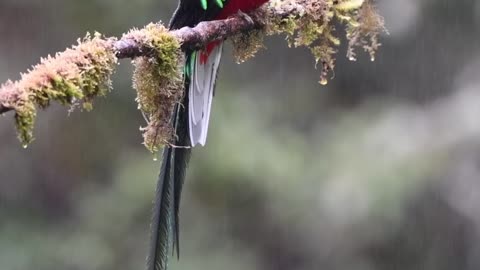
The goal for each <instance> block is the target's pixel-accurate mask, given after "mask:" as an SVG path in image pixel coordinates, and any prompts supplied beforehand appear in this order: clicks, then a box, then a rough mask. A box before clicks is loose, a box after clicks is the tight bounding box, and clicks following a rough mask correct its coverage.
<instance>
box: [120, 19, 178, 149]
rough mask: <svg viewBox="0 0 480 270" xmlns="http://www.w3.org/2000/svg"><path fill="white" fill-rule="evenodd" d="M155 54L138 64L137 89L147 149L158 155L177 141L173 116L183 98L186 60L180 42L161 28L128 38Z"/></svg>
mask: <svg viewBox="0 0 480 270" xmlns="http://www.w3.org/2000/svg"><path fill="white" fill-rule="evenodd" d="M126 37H127V38H132V39H134V40H137V42H140V43H142V44H146V45H147V46H148V47H150V48H151V49H153V50H154V53H153V54H152V56H150V57H139V58H137V59H135V60H134V66H135V71H134V76H133V86H134V88H135V89H136V91H137V102H138V108H139V109H140V110H141V111H142V113H143V115H144V116H145V118H146V121H147V126H146V127H144V128H142V129H141V130H142V132H143V137H144V145H145V146H146V147H147V149H149V150H150V151H151V152H153V153H155V152H157V151H158V150H159V149H160V147H161V146H162V145H164V144H170V143H171V142H172V138H173V135H174V134H173V129H172V123H171V122H170V116H171V115H172V112H173V109H174V107H175V104H176V103H178V102H179V101H180V99H181V97H182V96H183V93H184V91H183V68H182V66H183V63H184V57H183V54H182V53H181V50H180V43H179V42H178V40H177V39H176V38H175V37H174V36H173V35H171V34H170V33H169V32H168V29H166V28H165V27H163V26H162V25H159V24H150V25H147V26H146V27H145V28H144V29H142V30H134V31H131V32H130V33H128V34H127V35H126Z"/></svg>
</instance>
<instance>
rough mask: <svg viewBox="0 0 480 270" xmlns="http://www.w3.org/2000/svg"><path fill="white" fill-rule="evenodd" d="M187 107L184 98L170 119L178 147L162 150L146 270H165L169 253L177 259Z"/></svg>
mask: <svg viewBox="0 0 480 270" xmlns="http://www.w3.org/2000/svg"><path fill="white" fill-rule="evenodd" d="M187 104H188V98H187V97H185V98H184V101H183V102H182V104H181V105H177V106H176V111H175V113H174V115H173V119H172V120H173V121H174V129H175V132H176V135H177V139H176V142H175V145H176V146H180V147H178V148H177V147H171V146H165V149H164V150H163V158H162V166H161V168H160V175H159V179H158V184H157V191H156V199H155V204H154V209H153V218H152V224H151V231H152V232H151V237H152V239H151V249H150V255H149V257H148V262H147V269H148V270H166V269H167V266H168V257H169V255H170V253H169V251H170V249H172V251H173V252H175V249H176V252H177V256H180V245H179V239H180V233H179V227H180V225H179V209H180V197H181V192H182V187H183V183H184V181H185V170H186V167H187V164H188V161H189V159H190V152H191V150H190V148H186V147H185V146H189V144H188V126H187V124H188V122H187V118H188V110H187V109H186V108H187V107H188V106H187ZM182 146H183V147H182ZM172 245H173V246H172Z"/></svg>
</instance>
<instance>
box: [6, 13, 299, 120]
mask: <svg viewBox="0 0 480 270" xmlns="http://www.w3.org/2000/svg"><path fill="white" fill-rule="evenodd" d="M302 9H303V7H302V5H298V4H297V5H289V6H288V7H287V8H285V7H282V8H274V7H268V8H264V9H259V10H257V11H255V12H253V13H251V14H249V15H246V14H237V15H235V16H233V17H230V18H228V19H225V20H217V21H208V22H201V23H199V24H198V25H197V26H195V27H193V28H191V27H184V28H181V29H178V30H173V31H171V32H170V33H171V34H173V35H174V36H175V37H176V38H177V39H178V40H179V41H180V44H181V49H182V50H190V49H199V48H203V47H205V46H206V45H207V44H208V43H209V42H212V41H216V40H223V39H226V38H228V37H231V36H234V35H237V34H240V33H246V32H248V31H252V30H255V29H262V28H263V27H265V18H266V16H274V17H277V18H286V17H287V16H291V15H294V16H295V15H298V14H301V13H302ZM112 48H113V50H114V52H115V55H116V57H117V58H118V59H125V58H131V59H133V58H136V57H141V56H151V55H153V54H154V53H155V50H154V49H153V48H151V47H149V46H148V45H147V44H142V43H140V42H138V41H137V40H135V39H132V38H129V36H128V35H127V36H125V37H124V38H122V39H119V40H118V41H115V42H112ZM13 86H14V85H13V84H11V83H6V84H3V85H2V86H1V88H0V114H4V113H6V112H8V111H12V110H13V108H11V107H9V106H8V105H6V104H12V101H15V100H17V99H18V98H19V96H20V95H21V93H16V92H17V89H16V88H14V87H13Z"/></svg>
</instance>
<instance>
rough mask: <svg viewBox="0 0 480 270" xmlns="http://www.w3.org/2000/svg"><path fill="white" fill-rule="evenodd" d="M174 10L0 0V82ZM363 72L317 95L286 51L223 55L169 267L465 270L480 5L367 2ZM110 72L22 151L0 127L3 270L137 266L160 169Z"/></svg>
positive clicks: (478, 248)
mask: <svg viewBox="0 0 480 270" xmlns="http://www.w3.org/2000/svg"><path fill="white" fill-rule="evenodd" d="M175 5H176V3H175V1H174V0H171V1H160V0H135V1H131V0H83V1H73V0H42V1H38V0H37V1H35V0H1V1H0V81H2V82H3V81H6V80H7V79H9V78H10V79H18V78H19V72H21V71H26V70H27V69H28V68H29V67H30V66H31V65H32V64H34V63H37V62H38V61H39V58H40V57H41V56H46V55H48V54H54V53H55V52H56V51H61V50H63V49H64V48H65V47H67V46H69V45H71V44H73V43H75V42H76V39H77V38H78V37H82V36H84V35H85V33H86V32H87V31H90V32H93V31H100V32H102V33H104V34H106V35H117V36H118V35H120V34H121V33H122V32H124V31H126V30H127V29H129V28H131V27H133V26H137V27H141V26H143V25H145V24H147V23H149V22H151V21H158V20H163V21H168V19H169V16H170V14H171V13H172V12H173V10H174V8H175ZM378 7H379V9H380V12H381V14H382V15H383V16H384V17H385V19H386V26H387V28H388V29H389V32H390V35H389V36H383V37H382V38H381V41H382V43H383V47H382V48H381V50H380V51H379V53H378V55H377V58H376V59H377V60H376V61H375V62H370V59H369V57H368V56H366V55H364V54H362V56H361V57H360V58H359V60H358V61H357V62H349V61H347V60H346V59H345V48H341V50H340V53H339V58H338V62H337V68H336V71H335V78H334V79H332V80H331V81H330V83H329V85H328V86H326V87H323V86H320V85H319V84H318V80H319V71H318V70H315V69H314V63H313V60H312V57H311V56H310V55H309V53H308V52H307V50H305V49H289V48H288V47H287V46H286V43H285V42H284V40H283V37H272V38H268V41H267V45H266V46H267V50H263V51H262V52H261V53H259V54H258V56H257V57H256V58H255V59H253V60H251V61H249V62H247V63H244V64H242V65H237V64H234V61H233V60H232V57H231V54H230V49H227V51H226V52H225V57H224V58H223V63H222V70H221V76H220V78H219V81H218V87H217V90H218V91H217V94H216V97H215V101H214V108H213V114H212V115H213V116H212V121H211V124H210V125H211V129H210V133H209V142H208V145H207V147H205V148H196V149H195V151H194V155H193V159H192V162H191V166H190V170H189V172H188V176H187V183H186V190H185V192H184V196H183V201H182V209H181V210H182V211H181V245H182V247H181V248H182V251H181V260H180V261H176V260H172V261H171V269H210V270H215V269H232V270H235V269H266V270H287V269H288V270H290V269H299V270H300V269H302V270H303V269H305V270H307V269H325V270H350V269H352V270H353V269H355V270H377V269H378V270H380V269H382V270H383V269H402V270H407V269H408V270H410V269H412V270H414V269H422V270H430V269H431V270H453V269H455V270H462V269H471V270H474V269H480V235H479V230H480V121H479V117H480V1H477V0H455V1H451V0H402V1H397V0H382V1H378ZM130 77H131V65H130V64H129V63H128V61H125V60H124V61H122V62H121V66H120V67H119V69H118V72H117V73H116V75H115V77H114V91H113V92H112V93H111V94H110V95H109V96H108V97H107V98H105V99H100V100H97V102H96V104H95V109H94V111H93V112H91V113H81V112H79V111H75V112H73V113H71V114H70V115H68V113H67V110H66V109H65V108H61V107H59V106H54V107H52V108H50V109H48V110H47V111H43V112H41V113H40V114H39V118H38V119H39V120H38V122H37V124H36V130H35V136H36V140H35V142H34V143H33V144H32V145H31V146H29V148H27V149H23V148H22V147H21V145H20V144H19V143H18V141H17V139H16V135H15V131H14V128H13V121H12V115H11V114H9V115H7V116H6V117H2V118H1V119H0V269H2V270H24V269H38V270H43V269H45V270H52V269H55V270H57V269H58V270H77V269H78V270H84V269H91V270H94V269H101V270H109V269H117V270H118V269H121V270H127V269H144V265H145V257H146V254H147V248H148V246H149V240H148V239H149V220H150V212H151V206H152V200H153V195H154V189H155V185H156V177H157V174H158V169H159V161H154V159H153V157H152V155H151V154H150V153H149V152H148V151H147V150H145V148H144V147H143V146H142V145H141V141H142V138H141V135H140V132H139V127H140V126H143V125H145V123H144V120H143V118H142V117H141V115H140V113H139V112H138V111H137V110H136V104H135V102H134V98H135V94H134V91H133V90H132V87H131V81H130Z"/></svg>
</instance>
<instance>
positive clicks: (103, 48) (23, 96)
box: [0, 34, 117, 147]
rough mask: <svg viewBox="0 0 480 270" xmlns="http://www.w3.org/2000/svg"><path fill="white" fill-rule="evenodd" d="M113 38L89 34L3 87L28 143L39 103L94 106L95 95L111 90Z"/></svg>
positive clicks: (4, 102) (2, 99)
mask: <svg viewBox="0 0 480 270" xmlns="http://www.w3.org/2000/svg"><path fill="white" fill-rule="evenodd" d="M112 42H114V40H113V39H102V38H101V37H100V35H99V34H95V35H94V36H93V37H92V36H91V35H89V34H87V36H86V37H85V38H83V39H79V40H78V44H77V45H75V46H73V47H72V48H70V49H67V50H66V51H64V52H62V53H57V54H56V55H55V57H51V56H48V57H47V58H42V59H41V61H40V64H38V65H36V66H34V67H32V69H31V70H29V71H28V72H27V73H24V74H22V75H21V79H20V80H19V81H17V82H12V81H8V82H6V83H5V84H3V85H2V86H1V87H0V89H2V91H1V92H0V102H1V105H2V106H3V107H5V108H10V109H13V110H15V123H16V127H17V131H18V137H19V139H20V141H21V142H22V144H23V145H24V146H25V147H26V145H27V144H28V143H30V142H31V141H32V139H33V136H32V130H33V126H34V123H35V117H36V113H37V109H36V107H37V106H38V107H40V108H46V107H47V106H48V105H50V103H51V102H52V101H56V102H58V103H60V104H62V105H74V104H77V103H81V104H82V106H83V108H84V109H86V110H91V109H92V102H93V99H94V98H95V97H97V96H104V95H105V94H106V93H107V92H108V91H109V90H110V88H111V82H110V75H111V74H112V72H113V69H114V66H115V64H116V62H117V58H116V57H115V54H114V51H113V50H112V49H111V48H112V46H111V44H112Z"/></svg>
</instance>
